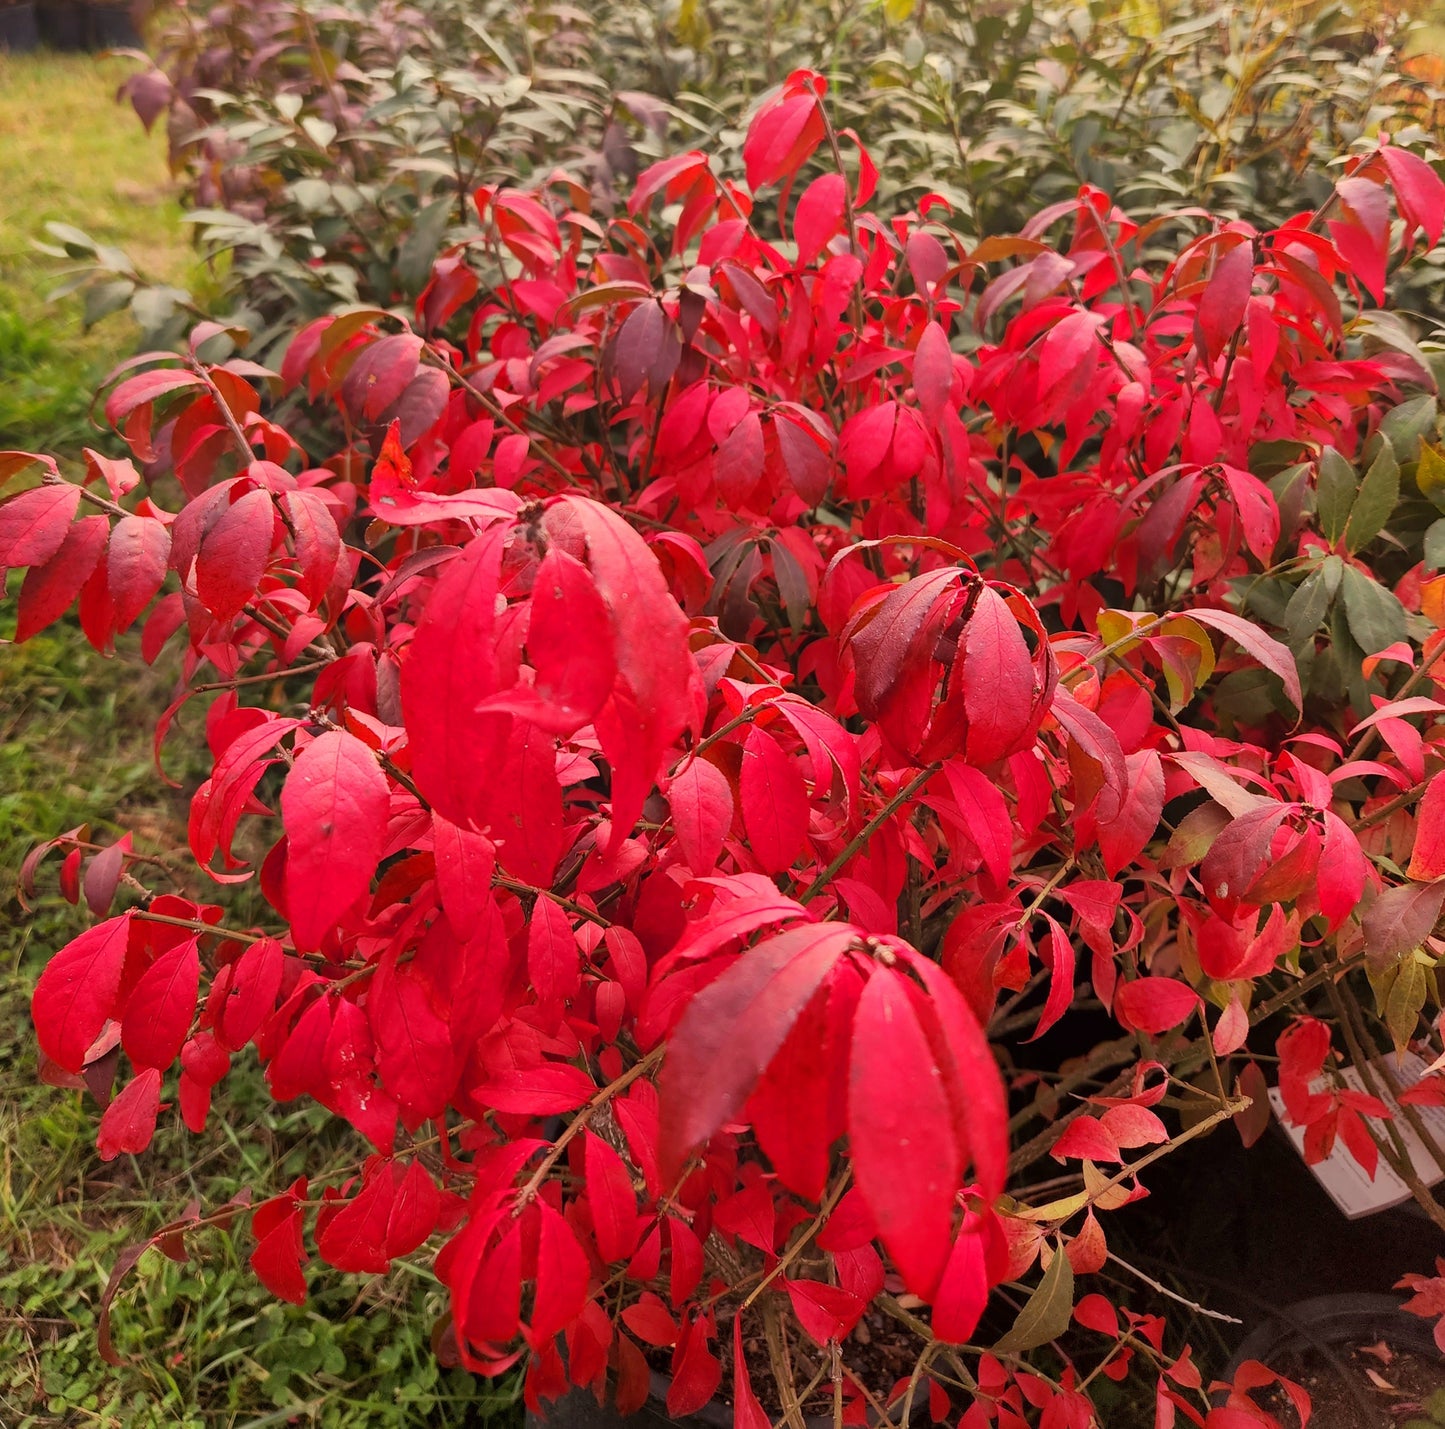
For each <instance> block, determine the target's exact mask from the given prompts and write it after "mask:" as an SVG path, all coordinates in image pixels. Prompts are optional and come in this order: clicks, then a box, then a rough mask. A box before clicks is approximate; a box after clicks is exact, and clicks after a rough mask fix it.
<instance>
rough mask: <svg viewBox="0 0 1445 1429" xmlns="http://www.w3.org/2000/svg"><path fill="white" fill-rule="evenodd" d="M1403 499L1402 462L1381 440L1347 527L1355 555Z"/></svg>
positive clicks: (1348, 541) (1348, 546)
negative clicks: (1397, 459)
mask: <svg viewBox="0 0 1445 1429" xmlns="http://www.w3.org/2000/svg"><path fill="white" fill-rule="evenodd" d="M1399 499H1400V463H1399V462H1397V461H1396V460H1395V450H1394V448H1393V447H1392V446H1391V445H1390V443H1389V442H1381V444H1380V452H1379V455H1378V456H1377V457H1376V458H1375V459H1374V461H1372V462H1371V463H1370V469H1369V471H1367V472H1366V473H1365V479H1364V480H1363V481H1362V482H1361V483H1360V490H1359V492H1358V494H1357V495H1356V496H1355V504H1354V505H1353V506H1352V507H1351V508H1350V519H1349V522H1348V524H1347V525H1346V528H1345V547H1346V549H1347V550H1348V551H1349V552H1350V554H1351V555H1353V554H1354V553H1355V552H1356V551H1360V550H1363V549H1364V548H1365V547H1366V546H1368V545H1369V544H1370V542H1371V541H1373V540H1374V539H1375V537H1376V536H1378V535H1379V534H1380V532H1381V531H1382V530H1383V529H1384V526H1385V522H1387V521H1388V520H1389V519H1390V516H1391V513H1392V512H1393V511H1394V510H1395V503H1396V502H1397V501H1399Z"/></svg>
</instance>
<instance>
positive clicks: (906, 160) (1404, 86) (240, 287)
mask: <svg viewBox="0 0 1445 1429" xmlns="http://www.w3.org/2000/svg"><path fill="white" fill-rule="evenodd" d="M1412 32H1413V25H1412V22H1411V21H1410V20H1409V18H1408V17H1407V15H1405V14H1404V13H1401V12H1397V11H1394V10H1391V9H1390V8H1388V7H1385V8H1377V7H1375V6H1374V5H1370V4H1361V5H1358V6H1352V5H1350V4H1321V3H1306V4H1301V3H1297V0H1291V3H1284V4H1277V3H1270V4H1261V5H1256V6H1252V7H1229V8H1227V9H1225V10H1223V11H1221V12H1219V13H1218V14H1217V15H1210V14H1203V13H1200V12H1199V11H1198V10H1197V8H1196V7H1195V6H1193V5H1190V4H1182V3H1167V0H1138V3H1132V4H1127V5H1120V6H1115V5H1105V4H1095V5H1092V6H1089V7H1081V6H1072V5H1066V6H1054V7H1049V6H1036V5H1033V4H1027V5H1023V6H1014V5H1003V4H994V5H978V4H965V3H962V0H929V3H927V4H917V5H915V4H912V3H908V0H904V2H903V3H899V0H889V3H887V4H885V5H882V6H880V5H879V4H877V3H875V0H830V3H828V4H823V5H818V4H802V3H790V4H782V3H779V4H774V5H757V4H753V3H750V0H724V3H717V0H714V3H709V4H701V3H697V0H688V3H684V4H681V5H679V6H677V7H675V8H673V9H670V11H667V12H665V11H664V10H662V9H660V8H659V7H657V6H655V5H652V4H650V3H636V0H633V3H628V0H609V3H606V4H598V5H589V6H586V7H577V6H573V5H570V4H565V3H558V0H525V3H522V4H513V3H505V0H490V3H485V4H481V5H477V4H470V3H460V0H429V3H427V4H425V5H405V4H400V3H394V0H382V3H377V4H361V3H356V0H347V3H340V4H334V5H330V6H327V7H326V8H325V9H323V10H316V11H313V10H312V9H311V8H310V7H308V6H306V5H304V4H301V3H299V0H261V3H255V4H238V3H234V0H223V3H220V4H216V5H212V6H210V7H208V8H204V9H199V10H193V9H191V8H190V7H176V8H173V9H168V10H166V11H164V12H163V13H162V17H161V18H160V19H159V20H158V21H157V22H156V27H155V29H154V36H155V38H154V42H153V45H152V49H153V52H154V61H151V60H149V59H147V60H146V66H147V67H146V68H145V69H143V70H141V71H139V72H138V73H137V74H136V75H135V76H134V77H133V78H132V79H131V80H130V81H129V83H128V85H127V86H126V91H125V92H126V93H127V94H128V96H129V99H130V101H131V102H132V103H133V104H134V106H135V108H136V111H137V112H138V113H139V115H140V117H141V118H142V120H143V121H144V122H145V123H146V125H147V126H148V127H149V126H151V125H155V124H163V125H164V126H165V129H166V134H167V143H168V148H169V154H170V162H171V166H172V169H173V171H174V172H175V173H176V174H178V175H179V176H180V177H181V178H182V180H183V182H184V185H185V192H186V196H187V202H188V206H189V208H190V209H191V214H190V219H191V222H193V223H194V224H195V226H196V230H197V241H198V243H199V244H200V246H201V248H202V250H203V252H205V253H207V254H210V255H212V256H213V257H214V258H215V259H216V260H217V262H218V263H221V264H222V265H229V266H228V270H227V271H228V282H227V284H226V288H225V297H224V300H223V302H222V306H221V311H219V312H218V311H215V310H214V309H215V306H216V305H215V302H214V300H213V301H212V303H211V310H210V311H207V313H206V314H205V316H207V317H223V318H225V319H226V320H227V321H228V322H231V323H234V324H236V325H238V326H240V327H242V328H244V329H245V331H246V333H247V334H248V339H247V344H246V345H247V347H248V351H249V353H250V355H252V356H261V357H266V356H267V354H272V355H274V353H275V351H276V350H278V347H279V345H280V344H281V343H282V342H283V341H284V337H285V335H286V333H287V332H288V331H291V330H293V329H294V326H295V325H296V324H297V323H298V322H300V321H305V320H306V319H308V318H310V317H314V316H318V315H320V314H321V313H323V312H326V311H329V310H331V309H333V308H336V307H338V306H344V305H346V304H350V303H374V304H378V305H380V306H383V307H389V306H392V305H394V304H405V303H408V302H410V301H411V300H412V299H414V298H415V296H416V294H417V292H418V291H419V290H420V288H421V287H422V285H423V284H424V282H425V281H426V277H427V274H428V273H429V271H430V267H431V263H432V261H433V260H434V258H435V257H436V255H437V254H438V253H439V252H441V250H442V249H443V247H444V246H445V245H446V244H448V243H449V242H456V241H459V240H463V239H468V238H471V237H474V236H475V235H476V233H477V232H478V231H479V229H478V226H477V222H476V216H475V214H474V212H473V211H472V208H471V203H470V194H471V192H472V190H473V189H474V188H475V187H476V186H477V185H478V184H479V183H481V182H484V181H485V182H488V183H494V184H508V183H518V182H528V181H532V180H535V179H540V178H544V177H545V176H546V175H547V174H548V173H549V172H550V171H551V170H552V169H554V168H555V167H556V166H558V165H562V166H565V167H566V168H567V169H568V171H569V172H571V173H572V174H574V175H575V176H576V177H578V178H579V179H581V180H582V181H583V182H585V183H586V184H587V186H588V189H589V191H590V193H591V194H592V196H593V201H594V203H595V204H596V205H597V207H598V212H599V213H604V214H605V213H611V212H613V211H615V210H616V208H617V206H618V204H619V203H620V201H621V199H622V198H623V197H624V196H625V194H626V192H627V191H628V188H629V185H630V183H631V182H632V180H633V179H634V178H635V176H636V174H637V172H638V170H639V168H640V167H642V166H644V165H646V164H647V163H648V162H650V161H651V160H653V159H657V158H660V157H663V156H664V155H665V154H667V153H671V152H676V151H679V150H686V149H691V148H700V149H705V150H706V151H707V152H708V153H710V154H714V155H717V156H719V157H722V158H731V159H733V160H734V161H735V160H736V158H737V155H738V149H739V145H740V143H741V136H742V133H743V128H744V123H745V118H746V116H747V114H748V113H749V112H750V110H751V108H752V106H754V105H755V103H756V102H757V101H758V99H759V98H760V97H761V96H762V95H763V94H765V93H766V92H767V91H768V90H769V89H770V88H771V87H773V86H775V85H776V84H778V83H779V82H780V80H781V79H782V78H783V77H784V76H785V75H786V74H788V73H789V72H790V71H791V70H793V69H794V68H797V67H799V66H808V67H811V68H815V69H817V70H819V71H821V72H822V73H823V74H824V75H825V76H827V78H828V80H829V83H830V103H831V104H832V105H833V107H834V110H835V112H836V114H837V124H838V127H839V129H840V130H842V131H847V130H849V129H851V130H852V131H854V132H855V133H858V134H862V135H866V136H867V140H868V145H869V151H870V154H871V155H872V157H873V159H874V161H875V163H876V164H877V166H878V170H879V172H878V177H877V183H878V186H879V192H880V195H881V196H882V197H883V198H884V199H885V200H886V201H888V202H890V203H892V202H895V201H898V202H903V203H912V202H917V200H918V199H919V198H920V197H921V196H922V195H924V194H925V193H927V194H934V195H937V196H938V197H939V198H940V199H942V200H944V201H945V204H946V208H947V218H946V220H945V221H946V222H947V224H948V226H949V227H950V229H952V230H953V231H956V232H958V233H959V234H960V235H962V236H964V237H967V238H970V239H973V240H977V239H978V238H979V237H982V236H983V235H985V234H988V233H1009V232H1014V231H1016V230H1017V229H1018V228H1020V227H1021V225H1022V224H1023V222H1024V221H1025V219H1026V218H1027V216H1028V215H1029V214H1031V213H1032V212H1034V211H1035V210H1036V209H1037V208H1039V207H1041V206H1043V205H1046V204H1048V203H1051V202H1054V201H1058V200H1063V199H1066V198H1067V197H1068V196H1069V195H1071V194H1072V193H1073V192H1074V191H1075V190H1077V188H1078V187H1079V185H1080V184H1081V183H1087V184H1090V185H1093V186H1094V187H1097V188H1100V189H1102V190H1103V191H1104V192H1107V193H1109V194H1111V195H1112V196H1114V197H1115V198H1116V199H1118V200H1119V201H1120V202H1121V203H1123V204H1124V205H1125V206H1126V207H1128V208H1130V209H1131V210H1136V211H1140V212H1152V211H1154V210H1155V209H1157V208H1158V207H1159V206H1160V205H1170V206H1185V205H1189V204H1200V205H1204V206H1206V207H1208V208H1209V209H1210V210H1211V211H1213V212H1218V213H1221V214H1225V215H1229V216H1235V217H1239V218H1242V219H1245V220H1247V221H1249V222H1252V223H1255V224H1257V225H1265V226H1268V225H1271V224H1275V223H1278V222H1280V221H1282V220H1283V219H1284V218H1285V217H1286V216H1288V215H1289V214H1290V213H1292V212H1294V211H1295V210H1296V208H1297V207H1298V206H1299V204H1300V203H1301V202H1305V203H1313V204H1318V203H1319V202H1321V201H1322V200H1323V199H1324V197H1325V196H1326V195H1327V194H1328V192H1329V187H1330V182H1331V179H1330V169H1331V166H1332V165H1334V164H1335V163H1336V162H1337V161H1338V159H1339V157H1340V156H1342V155H1344V154H1347V153H1348V152H1349V151H1350V150H1351V149H1352V147H1355V146H1359V145H1365V144H1368V143H1369V142H1370V141H1371V139H1372V136H1373V135H1375V134H1377V133H1378V132H1380V131H1381V130H1385V131H1387V132H1390V133H1393V134H1395V135H1396V136H1397V137H1399V138H1401V139H1403V140H1404V141H1405V142H1407V143H1408V142H1411V141H1412V138H1413V139H1420V138H1423V137H1425V136H1426V135H1427V134H1428V133H1430V132H1432V131H1433V127H1434V126H1436V125H1438V123H1439V121H1440V119H1441V117H1442V114H1445V111H1442V110H1441V108H1440V107H1439V106H1440V99H1439V94H1440V91H1439V89H1438V88H1436V83H1437V82H1438V81H1439V80H1440V79H1441V76H1440V74H1439V73H1438V72H1437V70H1438V67H1437V66H1434V65H1432V63H1431V61H1430V59H1429V57H1428V56H1416V57H1413V58H1412V57H1410V55H1409V51H1410V47H1411V35H1412ZM943 212H944V210H943V209H942V208H937V207H936V208H935V210H934V216H935V217H939V216H940V215H941V214H942V213H943ZM759 221H760V222H761V223H763V224H764V225H765V226H766V225H767V224H768V223H769V222H770V219H769V218H768V217H767V216H765V215H760V216H759ZM57 236H58V237H59V238H60V240H61V243H62V249H63V251H64V252H67V253H68V254H69V255H71V256H73V257H79V258H81V259H83V260H85V261H86V263H87V267H86V268H85V269H83V270H81V271H79V272H77V274H76V275H75V277H74V278H73V279H72V283H73V284H74V285H84V286H87V287H89V288H90V289H91V292H90V295H89V298H88V304H87V317H88V320H95V319H97V318H99V317H101V316H104V315H105V314H106V313H107V312H109V311H114V310H116V309H119V308H124V307H127V306H128V307H129V309H130V311H131V312H132V313H133V314H134V316H135V317H136V319H137V320H138V322H139V324H140V326H141V328H142V330H143V331H144V332H145V333H146V335H147V339H148V342H149V343H150V344H152V345H160V346H168V345H171V344H173V343H174V342H175V341H176V340H177V338H178V337H179V336H180V335H181V334H182V333H184V332H185V331H186V330H187V329H188V327H189V326H190V325H191V324H192V323H193V322H194V321H195V320H196V317H197V314H196V312H195V311H194V309H193V307H192V303H191V298H190V295H189V294H186V293H184V292H182V291H179V290H176V289H174V288H171V287H168V286H165V285H158V284H154V283H148V282H147V281H146V279H145V275H143V274H138V273H136V272H135V271H134V269H133V267H132V266H131V264H130V263H129V261H128V260H127V259H126V258H125V257H124V255H121V254H118V253H116V252H114V251H104V250H100V249H98V248H97V246H96V245H94V244H92V243H90V242H88V240H87V239H86V238H85V236H84V235H83V234H80V233H77V232H75V231H73V230H67V231H64V232H61V233H59V234H58V235H57ZM1440 272H1441V270H1440V265H1439V264H1438V263H1431V264H1426V265H1422V268H1421V271H1419V272H1418V273H1412V274H1410V275H1407V276H1406V277H1405V278H1404V279H1403V281H1404V283H1405V284H1406V286H1405V288H1404V289H1403V290H1402V291H1400V292H1399V293H1398V295H1397V296H1398V299H1399V301H1400V302H1401V303H1402V305H1403V306H1405V307H1407V308H1417V309H1421V310H1426V309H1428V305H1429V302H1430V301H1432V300H1433V299H1435V298H1438V296H1439V294H1440V291H1441V288H1442V281H1441V276H1440Z"/></svg>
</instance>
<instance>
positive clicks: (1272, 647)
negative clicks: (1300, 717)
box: [1181, 608, 1304, 711]
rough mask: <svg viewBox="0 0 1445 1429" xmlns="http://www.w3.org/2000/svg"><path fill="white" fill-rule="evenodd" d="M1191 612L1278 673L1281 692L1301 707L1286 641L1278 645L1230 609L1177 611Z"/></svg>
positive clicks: (1302, 706) (1299, 694) (1295, 705)
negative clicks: (1282, 690) (1282, 688)
mask: <svg viewBox="0 0 1445 1429" xmlns="http://www.w3.org/2000/svg"><path fill="white" fill-rule="evenodd" d="M1181 613H1182V614H1184V615H1189V616H1192V617H1193V618H1194V619H1195V620H1197V621H1199V623H1200V624H1201V625H1211V626H1213V627H1214V629H1216V630H1218V631H1219V632H1220V633H1221V634H1224V635H1227V636H1229V638H1230V639H1231V640H1233V641H1234V643H1235V644H1236V645H1238V646H1239V647H1240V648H1241V649H1243V650H1246V651H1248V652H1249V654H1251V655H1253V656H1254V658H1255V659H1256V660H1258V661H1259V663H1260V664H1261V665H1263V666H1264V668H1265V669H1266V670H1269V671H1271V672H1272V673H1274V674H1276V675H1278V676H1279V678H1280V680H1281V681H1282V682H1283V684H1284V692H1285V695H1286V696H1287V697H1288V699H1289V701H1290V703H1291V704H1292V705H1293V706H1294V707H1295V709H1296V711H1298V710H1302V709H1303V708H1304V697H1303V695H1302V694H1301V693H1300V682H1299V667H1298V666H1297V665H1296V664H1295V660H1294V656H1293V655H1292V654H1291V653H1290V648H1289V646H1288V645H1281V644H1280V642H1279V641H1278V640H1275V639H1274V638H1273V637H1272V636H1269V635H1266V634H1265V633H1264V631H1263V630H1261V629H1260V628H1259V626H1257V625H1256V624H1254V622H1253V621H1251V620H1246V619H1245V618H1244V616H1242V615H1235V614H1234V612H1233V611H1230V610H1209V609H1203V608H1201V609H1197V610H1186V611H1183V612H1181Z"/></svg>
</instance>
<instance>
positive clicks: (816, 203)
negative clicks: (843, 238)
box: [793, 174, 848, 268]
mask: <svg viewBox="0 0 1445 1429" xmlns="http://www.w3.org/2000/svg"><path fill="white" fill-rule="evenodd" d="M847 194H848V186H847V184H846V183H845V182H844V180H843V176H842V174H822V175H820V176H819V177H818V178H816V179H814V180H813V182H812V183H810V184H809V185H808V187H807V188H805V189H804V190H803V194H802V197H801V198H800V199H799V200H798V206H797V208H796V209H795V210H794V211H793V242H794V243H796V244H797V247H798V267H800V268H806V267H807V266H808V264H810V263H811V262H812V261H813V259H815V258H816V257H817V256H818V254H820V253H821V252H822V251H823V249H824V248H826V247H827V245H828V244H829V243H830V242H831V241H832V240H833V239H834V238H835V237H837V235H838V234H840V233H841V232H842V231H843V217H844V205H845V201H846V199H847Z"/></svg>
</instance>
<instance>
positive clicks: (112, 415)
mask: <svg viewBox="0 0 1445 1429" xmlns="http://www.w3.org/2000/svg"><path fill="white" fill-rule="evenodd" d="M202 385H203V384H202V382H201V379H200V378H199V377H197V376H196V375H195V374H194V373H192V372H183V371H181V370H180V369H179V368H176V367H158V368H155V369H153V370H152V371H150V372H142V373H141V374H140V375H139V376H136V377H129V378H127V379H126V380H125V381H124V382H122V383H121V384H120V386H119V387H117V388H116V389H115V391H114V392H112V393H111V394H110V396H109V397H108V398H107V399H106V403H105V419H106V421H107V422H109V423H110V424H111V426H112V427H116V428H119V427H120V426H121V424H122V423H123V422H124V421H125V419H126V418H127V417H128V416H130V414H131V413H132V412H134V411H135V410H136V408H137V407H143V406H145V405H146V404H147V403H150V402H155V401H158V400H159V399H160V398H162V397H164V396H167V395H168V394H169V393H172V392H179V391H181V390H182V389H183V388H186V387H200V386H202Z"/></svg>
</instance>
